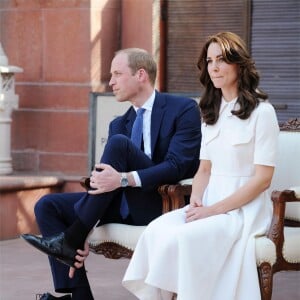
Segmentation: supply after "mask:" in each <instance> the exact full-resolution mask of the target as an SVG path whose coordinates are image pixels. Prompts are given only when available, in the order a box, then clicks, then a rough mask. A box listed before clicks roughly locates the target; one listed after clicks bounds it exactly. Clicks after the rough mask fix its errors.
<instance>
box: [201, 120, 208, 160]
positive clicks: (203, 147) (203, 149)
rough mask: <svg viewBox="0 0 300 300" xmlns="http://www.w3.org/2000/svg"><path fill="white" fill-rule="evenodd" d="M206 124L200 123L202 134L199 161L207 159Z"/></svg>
mask: <svg viewBox="0 0 300 300" xmlns="http://www.w3.org/2000/svg"><path fill="white" fill-rule="evenodd" d="M206 126H207V125H206V124H205V123H202V125H201V133H202V139H201V148H200V159H205V160H207V159H209V158H208V153H207V147H206V143H205V141H206V130H205V129H206Z"/></svg>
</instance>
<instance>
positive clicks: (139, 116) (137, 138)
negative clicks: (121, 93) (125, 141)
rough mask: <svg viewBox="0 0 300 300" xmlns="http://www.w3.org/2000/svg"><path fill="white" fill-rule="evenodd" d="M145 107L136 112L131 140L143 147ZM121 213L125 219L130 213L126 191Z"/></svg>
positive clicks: (123, 196)
mask: <svg viewBox="0 0 300 300" xmlns="http://www.w3.org/2000/svg"><path fill="white" fill-rule="evenodd" d="M144 111H145V108H139V109H138V110H137V112H136V118H135V121H134V123H133V126H132V130H131V140H132V143H134V144H135V145H136V146H137V147H138V148H141V145H142V137H143V113H144ZM120 213H121V216H122V218H123V219H126V218H127V217H128V215H129V208H128V203H127V200H126V197H125V193H123V195H122V200H121V207H120Z"/></svg>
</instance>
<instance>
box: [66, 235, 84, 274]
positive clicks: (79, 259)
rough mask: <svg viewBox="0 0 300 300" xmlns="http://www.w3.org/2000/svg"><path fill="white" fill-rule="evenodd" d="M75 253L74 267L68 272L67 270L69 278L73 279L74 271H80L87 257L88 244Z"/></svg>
mask: <svg viewBox="0 0 300 300" xmlns="http://www.w3.org/2000/svg"><path fill="white" fill-rule="evenodd" d="M77 253H78V255H76V256H75V259H76V262H75V264H74V267H70V270H69V277H70V278H73V277H74V274H75V271H76V269H80V268H82V267H83V265H84V261H85V259H86V258H87V257H88V255H89V244H88V242H87V241H86V242H85V244H84V250H81V249H78V250H77Z"/></svg>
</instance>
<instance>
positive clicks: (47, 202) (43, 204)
mask: <svg viewBox="0 0 300 300" xmlns="http://www.w3.org/2000/svg"><path fill="white" fill-rule="evenodd" d="M52 196H53V195H51V194H48V195H44V196H42V197H41V198H40V199H39V200H38V202H37V203H36V204H35V206H34V214H35V216H36V218H37V219H40V218H43V217H44V216H45V215H47V214H48V212H49V209H51V207H52V206H53V202H52Z"/></svg>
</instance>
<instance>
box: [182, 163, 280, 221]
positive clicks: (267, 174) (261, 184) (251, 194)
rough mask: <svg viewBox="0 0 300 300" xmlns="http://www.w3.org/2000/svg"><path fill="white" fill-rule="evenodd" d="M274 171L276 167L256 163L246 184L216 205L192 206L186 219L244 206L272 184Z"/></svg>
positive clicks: (189, 219)
mask: <svg viewBox="0 0 300 300" xmlns="http://www.w3.org/2000/svg"><path fill="white" fill-rule="evenodd" d="M273 172H274V167H271V166H264V165H256V166H255V174H254V176H253V177H252V178H251V179H250V180H249V181H248V182H247V183H246V184H245V185H244V186H242V187H240V188H239V189H237V190H236V191H235V192H234V193H233V194H231V195H230V196H228V197H226V198H225V199H223V200H221V201H219V202H217V203H215V204H214V205H211V206H207V207H203V206H202V207H194V208H190V209H189V210H188V211H187V216H186V221H187V222H190V221H194V220H197V219H203V218H207V217H209V216H213V215H218V214H223V213H227V212H229V211H231V210H234V209H237V208H240V207H242V206H244V205H245V204H247V203H249V202H250V201H252V200H254V199H255V198H256V197H257V196H258V195H259V194H261V193H262V192H263V191H265V190H266V189H267V188H268V187H269V186H270V184H271V180H272V176H273ZM193 187H194V185H193Z"/></svg>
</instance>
